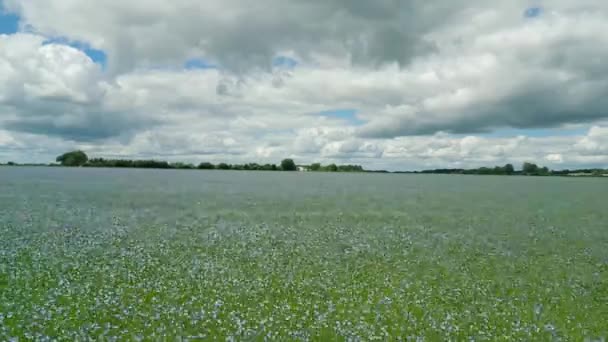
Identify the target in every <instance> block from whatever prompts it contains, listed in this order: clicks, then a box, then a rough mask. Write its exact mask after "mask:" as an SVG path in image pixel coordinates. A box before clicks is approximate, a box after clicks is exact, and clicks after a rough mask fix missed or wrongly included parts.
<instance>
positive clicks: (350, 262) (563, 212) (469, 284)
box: [0, 168, 608, 341]
mask: <svg viewBox="0 0 608 342" xmlns="http://www.w3.org/2000/svg"><path fill="white" fill-rule="evenodd" d="M607 199H608V179H571V178H536V177H494V176H488V177H484V176H437V175H428V176H424V175H380V174H378V175H376V174H308V173H287V172H283V173H257V172H221V171H153V170H104V169H63V168H0V237H1V238H0V340H10V339H11V338H18V339H19V340H20V341H21V340H31V339H34V340H44V339H45V338H47V337H49V338H51V339H59V340H67V341H73V340H85V339H109V340H115V339H118V340H140V339H143V340H159V339H160V340H163V339H164V340H175V339H176V338H177V337H181V338H182V339H183V340H194V339H206V340H228V341H242V340H244V341H249V340H253V341H258V340H323V341H332V340H336V341H342V340H351V341H358V340H361V341H368V340H388V341H399V340H403V341H445V340H454V341H464V340H474V341H496V340H502V341H513V340H541V341H542V340H547V341H551V340H560V339H561V340H563V341H584V340H586V339H587V340H588V341H603V340H605V339H606V338H608V200H607Z"/></svg>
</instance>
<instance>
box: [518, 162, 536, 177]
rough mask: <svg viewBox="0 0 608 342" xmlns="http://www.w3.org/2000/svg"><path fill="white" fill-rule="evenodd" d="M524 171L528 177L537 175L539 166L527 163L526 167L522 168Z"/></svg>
mask: <svg viewBox="0 0 608 342" xmlns="http://www.w3.org/2000/svg"><path fill="white" fill-rule="evenodd" d="M522 171H523V172H524V174H526V175H536V174H538V165H536V164H533V163H528V162H525V163H524V165H523V166H522Z"/></svg>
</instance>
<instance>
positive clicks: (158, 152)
mask: <svg viewBox="0 0 608 342" xmlns="http://www.w3.org/2000/svg"><path fill="white" fill-rule="evenodd" d="M0 8H1V9H0V11H1V13H2V14H0V161H3V162H6V161H9V160H11V161H17V162H49V161H52V160H54V158H55V156H56V155H57V154H59V153H61V152H64V151H67V150H72V149H83V150H84V151H86V152H87V153H88V154H89V155H91V156H95V157H120V158H123V157H124V158H127V157H128V158H157V159H164V160H180V161H187V162H193V163H198V162H201V161H211V162H219V161H225V162H231V163H239V162H279V161H280V160H281V159H282V158H284V157H292V158H294V159H296V162H298V163H309V162H322V163H328V162H336V163H341V164H343V163H356V164H361V165H363V166H364V167H366V168H369V169H390V170H397V169H399V170H411V169H423V168H435V167H477V166H482V165H495V164H505V163H507V162H511V163H514V164H516V166H519V165H520V164H521V163H522V162H523V161H533V162H537V163H539V164H542V165H547V166H549V167H551V168H555V169H563V168H573V167H605V168H608V63H607V62H606V61H608V1H602V0H577V1H573V0H551V1H549V0H545V1H542V0H494V1H487V0H450V1H445V0H441V1H433V0H402V1H399V0H374V1H369V0H257V1H250V0H205V1H200V0H172V1H166V0H145V1H144V0H104V1H92V0H91V1H89V0H0Z"/></svg>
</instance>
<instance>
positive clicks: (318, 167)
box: [306, 163, 365, 172]
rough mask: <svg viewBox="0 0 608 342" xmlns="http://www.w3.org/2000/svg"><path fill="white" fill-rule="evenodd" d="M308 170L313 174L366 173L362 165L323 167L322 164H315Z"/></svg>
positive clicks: (331, 165)
mask: <svg viewBox="0 0 608 342" xmlns="http://www.w3.org/2000/svg"><path fill="white" fill-rule="evenodd" d="M306 169H307V170H308V171H312V172H365V170H363V167H362V166H361V165H336V164H329V165H321V164H320V163H314V164H310V166H308V167H306Z"/></svg>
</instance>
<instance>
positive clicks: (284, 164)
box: [0, 151, 608, 176]
mask: <svg viewBox="0 0 608 342" xmlns="http://www.w3.org/2000/svg"><path fill="white" fill-rule="evenodd" d="M56 161H57V163H59V165H61V166H82V167H119V168H142V169H200V170H248V171H297V170H298V169H303V170H304V171H312V172H381V173H389V172H388V171H384V170H378V171H368V170H364V169H363V167H362V166H361V165H336V164H329V165H321V164H320V163H314V164H311V165H301V166H298V165H297V164H296V163H295V162H294V160H293V159H283V161H281V163H280V164H279V165H276V164H257V163H247V164H226V163H219V164H212V163H209V162H204V163H200V164H199V165H194V164H185V163H169V162H166V161H157V160H128V159H104V158H93V159H89V157H88V156H87V155H86V153H84V152H83V151H72V152H68V153H64V154H62V155H60V156H58V157H57V159H56ZM0 165H2V164H0ZM6 165H7V166H18V165H19V164H16V163H13V162H8V163H7V164H6ZM24 165H35V166H40V165H42V164H24ZM56 165H57V164H50V166H56ZM395 173H424V174H464V175H526V176H606V175H608V170H603V169H578V170H559V171H554V170H550V169H549V168H547V167H541V166H538V165H536V164H534V163H530V162H526V163H524V164H523V165H522V167H521V170H515V167H514V166H513V165H512V164H506V165H504V166H495V167H480V168H477V169H434V170H424V171H414V172H395Z"/></svg>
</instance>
